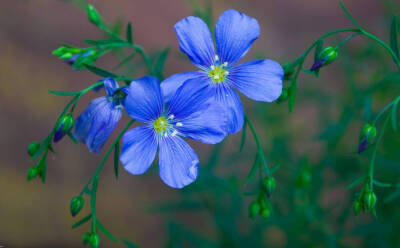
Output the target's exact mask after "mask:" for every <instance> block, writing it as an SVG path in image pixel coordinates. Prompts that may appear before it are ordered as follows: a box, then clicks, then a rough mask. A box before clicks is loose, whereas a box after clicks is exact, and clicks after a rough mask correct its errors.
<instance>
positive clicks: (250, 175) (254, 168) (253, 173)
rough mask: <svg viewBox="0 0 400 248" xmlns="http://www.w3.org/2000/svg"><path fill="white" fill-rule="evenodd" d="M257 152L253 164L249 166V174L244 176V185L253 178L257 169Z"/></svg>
mask: <svg viewBox="0 0 400 248" xmlns="http://www.w3.org/2000/svg"><path fill="white" fill-rule="evenodd" d="M259 157H260V156H259V154H258V153H257V155H256V157H255V158H254V162H253V166H252V167H251V170H250V172H249V175H248V176H247V178H246V182H245V183H244V184H245V185H247V184H249V182H250V181H251V180H252V179H253V178H254V176H255V175H256V172H257V169H258V160H259Z"/></svg>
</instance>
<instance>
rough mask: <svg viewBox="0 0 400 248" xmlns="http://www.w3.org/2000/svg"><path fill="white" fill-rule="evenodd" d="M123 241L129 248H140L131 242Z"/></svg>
mask: <svg viewBox="0 0 400 248" xmlns="http://www.w3.org/2000/svg"><path fill="white" fill-rule="evenodd" d="M121 241H122V243H123V244H124V245H126V246H127V247H128V248H138V246H136V245H134V244H133V243H132V242H130V241H128V240H126V239H121Z"/></svg>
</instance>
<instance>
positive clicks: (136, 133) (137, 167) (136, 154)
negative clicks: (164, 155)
mask: <svg viewBox="0 0 400 248" xmlns="http://www.w3.org/2000/svg"><path fill="white" fill-rule="evenodd" d="M156 152H157V139H156V137H155V135H154V130H152V129H151V128H150V127H148V126H140V127H136V128H134V129H131V130H129V131H127V132H126V133H125V134H124V136H123V138H122V151H121V156H120V160H121V163H122V164H123V166H124V168H125V170H127V171H128V172H129V173H131V174H133V175H140V174H143V173H144V172H146V171H147V169H148V168H149V167H150V165H151V163H152V162H153V160H154V158H155V156H156Z"/></svg>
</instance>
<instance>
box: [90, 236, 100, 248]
mask: <svg viewBox="0 0 400 248" xmlns="http://www.w3.org/2000/svg"><path fill="white" fill-rule="evenodd" d="M89 243H90V247H92V248H97V247H98V246H99V244H100V238H99V235H97V233H92V235H91V236H90V239H89Z"/></svg>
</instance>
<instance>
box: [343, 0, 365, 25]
mask: <svg viewBox="0 0 400 248" xmlns="http://www.w3.org/2000/svg"><path fill="white" fill-rule="evenodd" d="M339 4H340V7H342V9H343V11H344V13H345V14H346V16H347V17H348V18H349V20H350V21H351V23H353V25H354V26H355V27H356V28H359V29H361V30H362V28H361V26H360V25H358V23H357V22H356V20H354V18H353V17H352V16H351V15H350V13H349V11H347V9H346V8H345V7H344V5H343V3H342V2H341V1H339Z"/></svg>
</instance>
